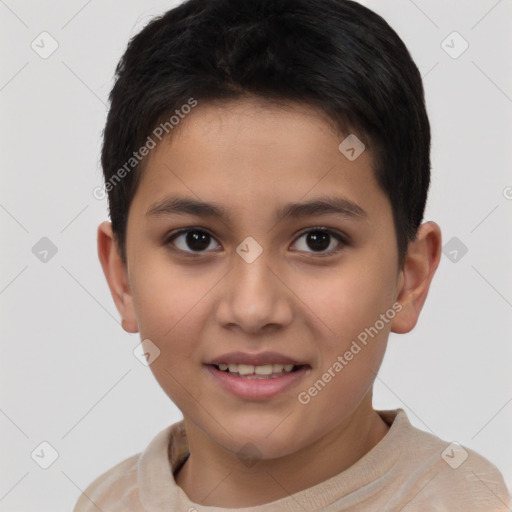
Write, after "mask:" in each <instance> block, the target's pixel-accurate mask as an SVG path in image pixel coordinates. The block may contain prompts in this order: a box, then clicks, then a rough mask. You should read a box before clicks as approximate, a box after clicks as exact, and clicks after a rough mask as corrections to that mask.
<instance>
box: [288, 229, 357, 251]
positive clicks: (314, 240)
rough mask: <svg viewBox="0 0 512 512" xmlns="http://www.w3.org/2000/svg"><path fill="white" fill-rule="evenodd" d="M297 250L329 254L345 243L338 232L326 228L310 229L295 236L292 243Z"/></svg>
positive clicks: (339, 248)
mask: <svg viewBox="0 0 512 512" xmlns="http://www.w3.org/2000/svg"><path fill="white" fill-rule="evenodd" d="M294 245H295V246H298V247H297V250H299V251H304V252H309V253H319V254H320V255H325V254H327V255H329V254H333V253H335V252H338V251H339V250H341V248H342V247H343V246H344V245H347V243H346V241H345V239H344V238H343V237H342V236H341V235H340V234H338V233H336V232H334V231H331V230H328V229H318V228H316V229H310V230H309V231H306V232H305V233H302V235H300V236H299V238H297V241H296V242H295V244H294Z"/></svg>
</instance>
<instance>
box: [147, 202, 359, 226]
mask: <svg viewBox="0 0 512 512" xmlns="http://www.w3.org/2000/svg"><path fill="white" fill-rule="evenodd" d="M329 214H336V215H340V216H342V217H346V218H354V219H366V218H367V214H366V212H365V211H364V210H363V209H362V208H361V207H360V206H358V205H357V204H356V203H354V202H352V201H350V200H348V199H345V198H343V197H332V196H324V197H318V198H316V199H313V200H311V201H308V202H304V203H288V204H286V205H284V206H281V207H280V208H278V209H277V210H276V212H275V219H276V221H278V222H282V221H284V220H286V219H289V218H297V219H300V218H305V217H314V216H320V215H329ZM172 215H195V216H198V217H211V218H218V219H220V220H223V219H224V220H226V221H228V222H231V220H232V216H231V215H230V213H229V212H228V211H227V210H226V208H224V206H222V205H220V204H218V203H206V202H204V201H198V200H196V199H190V198H185V197H167V198H165V199H163V200H161V201H159V202H157V203H154V204H152V205H151V206H150V207H149V208H148V210H147V212H146V216H148V217H156V216H172Z"/></svg>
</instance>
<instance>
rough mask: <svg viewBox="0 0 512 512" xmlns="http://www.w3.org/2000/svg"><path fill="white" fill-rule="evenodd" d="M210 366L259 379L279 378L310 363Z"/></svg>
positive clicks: (229, 372) (243, 377)
mask: <svg viewBox="0 0 512 512" xmlns="http://www.w3.org/2000/svg"><path fill="white" fill-rule="evenodd" d="M208 366H212V367H213V368H215V370H217V371H219V372H223V373H226V374H229V375H230V376H232V377H236V378H241V379H258V380H268V379H278V378H280V377H283V376H285V375H288V374H291V373H295V372H299V371H301V370H303V369H304V370H305V369H307V368H310V366H309V365H308V364H298V365H296V364H281V363H271V364H263V365H252V364H242V363H229V364H227V363H219V364H211V365H208Z"/></svg>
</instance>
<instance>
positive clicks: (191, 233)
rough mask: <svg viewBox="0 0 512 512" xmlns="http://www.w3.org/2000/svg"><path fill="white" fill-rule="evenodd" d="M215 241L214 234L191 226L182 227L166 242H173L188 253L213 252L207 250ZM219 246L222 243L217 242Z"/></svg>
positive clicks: (218, 246)
mask: <svg viewBox="0 0 512 512" xmlns="http://www.w3.org/2000/svg"><path fill="white" fill-rule="evenodd" d="M213 241H215V239H214V238H213V236H212V235H210V233H208V232H207V231H204V230H203V229H196V228H189V229H182V230H180V231H178V232H177V233H174V234H172V235H170V236H169V237H168V238H167V239H166V241H165V244H166V245H168V244H171V243H172V245H174V246H176V247H177V248H178V249H179V250H181V251H183V252H188V253H192V254H194V253H198V252H211V251H207V250H206V249H208V247H210V245H211V243H212V242H213ZM217 248H220V245H219V244H217Z"/></svg>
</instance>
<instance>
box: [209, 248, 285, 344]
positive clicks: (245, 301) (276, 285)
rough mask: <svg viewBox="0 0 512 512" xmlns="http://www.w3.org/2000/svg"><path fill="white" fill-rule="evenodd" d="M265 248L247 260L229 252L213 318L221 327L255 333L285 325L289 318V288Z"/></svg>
mask: <svg viewBox="0 0 512 512" xmlns="http://www.w3.org/2000/svg"><path fill="white" fill-rule="evenodd" d="M276 268H277V265H274V264H272V263H271V262H269V261H268V260H267V258H266V254H265V251H263V253H262V254H261V255H260V256H259V257H258V258H257V259H256V260H255V261H252V262H251V263H248V262H247V261H245V260H244V259H243V258H242V257H240V256H239V255H238V254H236V253H235V254H234V255H233V267H232V270H231V271H230V272H228V274H227V275H226V277H225V279H224V280H223V283H222V286H221V290H220V300H219V303H218V307H217V310H216V318H217V321H218V323H219V325H221V326H222V327H225V328H229V329H234V328H235V326H236V327H237V328H239V329H240V330H242V331H244V332H246V333H250V334H257V333H259V332H265V333H266V332H267V331H268V330H269V329H271V328H273V329H277V328H279V327H281V328H282V327H285V326H287V325H289V324H290V323H291V321H292V318H293V308H292V304H291V293H290V290H289V289H288V288H287V287H286V285H285V284H283V281H284V282H286V280H285V279H283V277H284V276H280V275H279V271H276Z"/></svg>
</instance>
